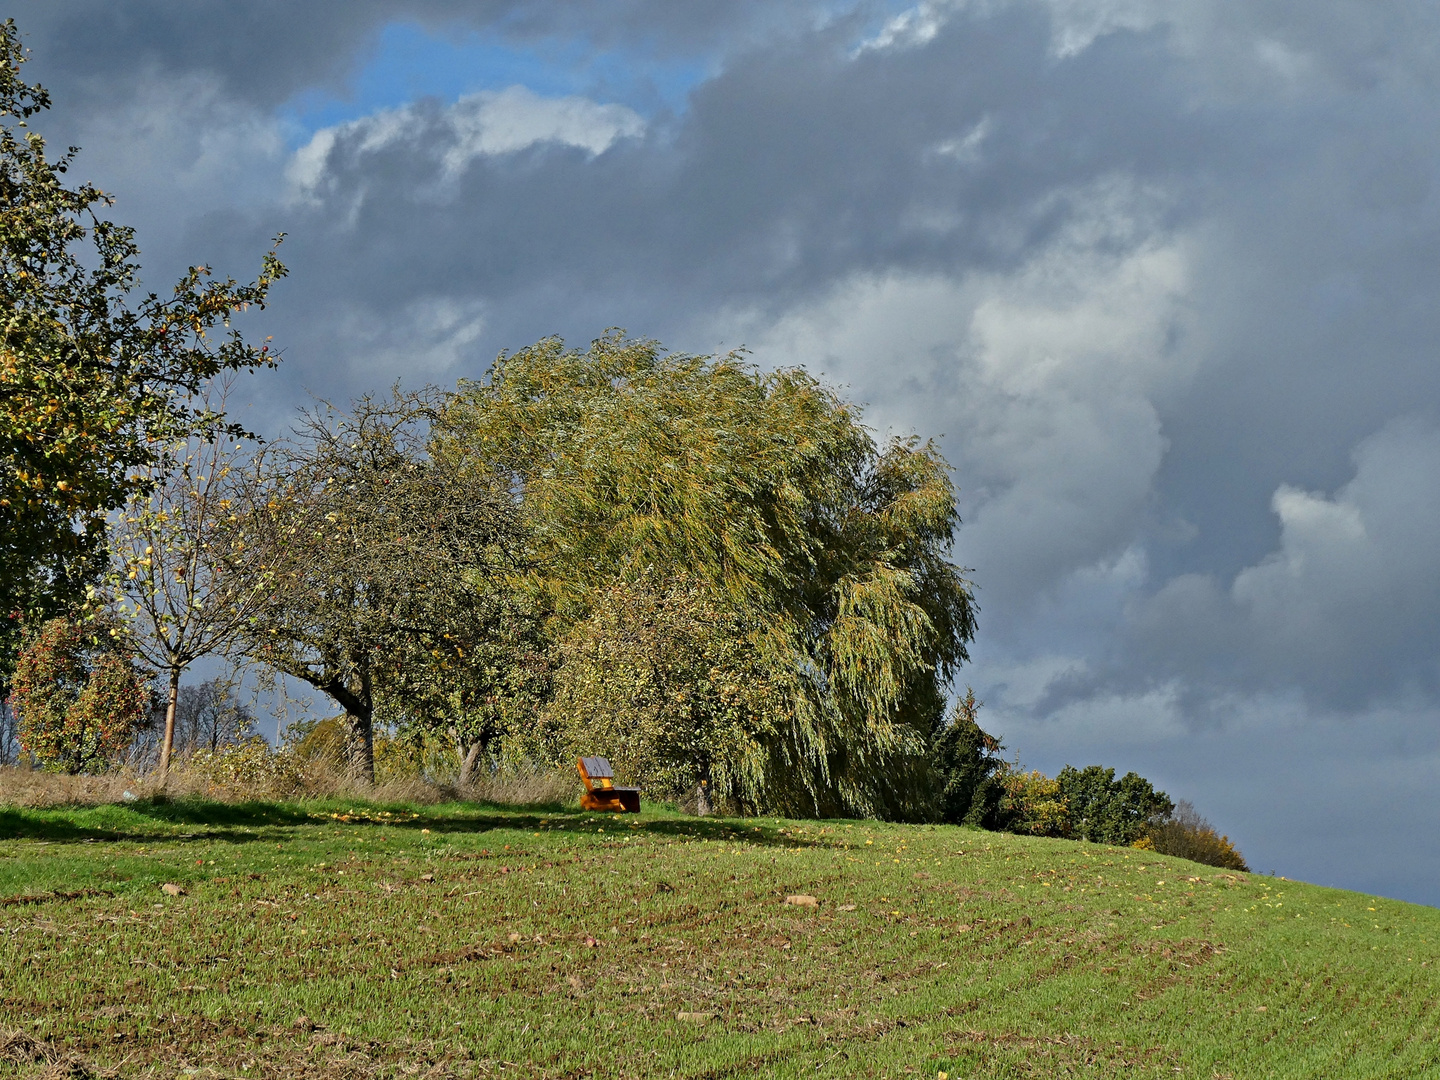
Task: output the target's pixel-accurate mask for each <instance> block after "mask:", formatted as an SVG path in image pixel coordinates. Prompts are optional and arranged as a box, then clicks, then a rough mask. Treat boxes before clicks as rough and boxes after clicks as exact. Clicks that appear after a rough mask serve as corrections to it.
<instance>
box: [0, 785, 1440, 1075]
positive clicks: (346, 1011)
mask: <svg viewBox="0 0 1440 1080" xmlns="http://www.w3.org/2000/svg"><path fill="white" fill-rule="evenodd" d="M0 837H3V839H0V1025H3V1026H4V1027H5V1028H7V1030H8V1032H9V1034H8V1038H7V1037H6V1036H5V1035H4V1033H0V1058H7V1057H8V1059H9V1063H8V1064H3V1065H0V1075H16V1074H19V1075H30V1074H37V1075H38V1074H39V1073H40V1072H41V1071H42V1070H43V1069H45V1068H49V1069H50V1070H51V1074H52V1075H56V1074H57V1073H56V1068H57V1066H56V1064H55V1063H56V1061H66V1060H68V1061H69V1063H70V1064H69V1066H68V1067H69V1068H70V1070H71V1071H70V1073H65V1074H64V1075H82V1074H83V1073H84V1071H85V1070H86V1069H89V1070H91V1071H92V1072H94V1071H101V1070H105V1069H112V1070H118V1071H119V1072H120V1073H121V1074H122V1075H126V1076H130V1075H141V1076H149V1075H154V1076H164V1077H174V1076H177V1075H178V1076H212V1075H222V1076H246V1077H257V1076H266V1077H294V1076H336V1077H340V1076H354V1077H371V1076H386V1077H388V1076H405V1075H427V1076H444V1077H450V1076H498V1075H502V1074H503V1075H513V1076H546V1077H582V1076H585V1077H589V1076H594V1077H597V1078H599V1080H609V1078H616V1077H630V1076H634V1077H669V1076H682V1077H721V1076H735V1077H748V1076H774V1077H799V1076H806V1077H813V1076H819V1077H845V1078H854V1077H860V1078H863V1080H878V1078H881V1077H897V1078H898V1077H903V1076H919V1077H931V1078H934V1077H936V1076H937V1074H938V1073H940V1072H942V1071H943V1072H946V1073H948V1075H949V1076H950V1077H952V1078H953V1077H972V1076H974V1077H1023V1076H1036V1077H1052V1076H1070V1075H1083V1076H1097V1077H1099V1076H1106V1077H1108V1076H1116V1075H1124V1076H1156V1077H1161V1076H1163V1077H1175V1076H1181V1077H1197V1078H1202V1080H1214V1078H1216V1077H1233V1078H1236V1080H1250V1078H1255V1077H1325V1078H1327V1080H1328V1078H1340V1077H1366V1078H1369V1077H1387V1076H1393V1077H1406V1078H1411V1077H1421V1076H1431V1075H1435V1076H1440V1045H1437V1043H1436V1040H1435V1036H1436V1032H1437V1016H1440V1013H1437V1008H1436V999H1437V983H1440V979H1437V969H1436V957H1437V943H1440V911H1437V910H1434V909H1431V908H1424V907H1417V906H1413V905H1407V904H1402V903H1396V902H1392V901H1386V900H1378V899H1375V898H1372V897H1366V896H1361V895H1358V894H1355V893H1347V892H1340V891H1336V890H1332V889H1322V888H1318V887H1315V886H1311V885H1304V884H1300V883H1297V882H1290V881H1285V880H1283V879H1279V878H1271V877H1263V876H1260V875H1254V874H1250V875H1246V874H1228V873H1223V872H1220V871H1216V870H1213V869H1211V868H1208V867H1201V866H1198V865H1195V864H1193V863H1186V862H1182V861H1180V860H1176V859H1168V858H1164V857H1161V856H1156V855H1153V854H1149V853H1145V852H1138V851H1131V850H1127V849H1119V848H1107V847H1099V846H1095V845H1087V844H1077V843H1068V842H1063V841H1050V840H1031V839H1025V838H1021V837H1014V836H1005V835H997V834H992V833H981V832H974V831H970V830H963V829H955V828H946V827H929V826H900V825H883V824H876V823H872V822H804V823H801V822H786V821H776V820H774V819H764V820H759V821H748V820H734V821H723V820H715V819H707V820H703V821H702V820H697V819H693V818H685V817H681V816H678V815H675V814H671V813H667V812H665V811H647V812H646V813H645V814H642V815H640V816H639V817H638V818H637V817H635V816H629V817H611V816H603V815H595V814H584V813H580V812H578V811H576V810H573V809H563V808H555V809H552V810H549V811H548V812H547V811H534V812H531V811H526V810H516V809H514V808H504V807H488V808H487V807H477V806H473V805H452V806H441V807H398V806H392V807H377V806H369V805H365V804H359V803H324V804H319V803H311V804H302V805H293V804H292V805H276V804H255V805H249V806H225V805H216V804H208V803H207V804H200V803H175V804H168V805H167V804H160V805H152V804H148V803H138V804H132V805H130V806H126V807H101V808H96V809H92V810H64V811H61V810H51V811H32V810H26V811H19V810H9V811H3V812H0ZM166 882H169V883H173V884H178V885H181V886H183V887H184V889H185V890H186V895H183V896H168V895H166V894H164V893H163V892H162V891H161V889H160V886H161V885H162V884H163V883H166ZM800 893H803V894H807V895H811V896H814V897H816V898H817V899H818V901H819V903H818V906H816V907H808V906H796V905H787V904H786V903H785V902H784V901H785V897H786V896H787V895H788V894H800ZM17 1033H18V1034H17ZM42 1055H48V1057H49V1059H50V1063H49V1064H48V1065H46V1064H45V1063H44V1062H42V1061H40V1060H39V1058H40V1057H41V1056H42ZM27 1059H32V1060H29V1061H28V1062H27Z"/></svg>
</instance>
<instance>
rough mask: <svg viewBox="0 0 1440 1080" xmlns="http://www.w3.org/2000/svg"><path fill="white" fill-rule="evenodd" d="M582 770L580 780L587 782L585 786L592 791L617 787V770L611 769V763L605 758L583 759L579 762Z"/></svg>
mask: <svg viewBox="0 0 1440 1080" xmlns="http://www.w3.org/2000/svg"><path fill="white" fill-rule="evenodd" d="M577 764H578V766H579V769H580V779H581V780H583V781H585V786H586V787H588V788H590V789H591V790H592V791H593V790H595V789H596V788H601V789H604V788H612V787H614V786H615V770H614V769H612V768H611V767H610V762H609V761H607V760H606V759H605V758H603V757H582V758H581V759H580V760H579V762H577Z"/></svg>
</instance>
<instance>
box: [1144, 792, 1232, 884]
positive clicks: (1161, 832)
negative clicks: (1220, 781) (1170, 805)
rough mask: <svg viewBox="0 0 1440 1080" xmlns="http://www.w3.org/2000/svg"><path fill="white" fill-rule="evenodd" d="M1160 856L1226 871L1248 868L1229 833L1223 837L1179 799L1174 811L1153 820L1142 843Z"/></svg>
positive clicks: (1191, 807) (1190, 806) (1192, 808)
mask: <svg viewBox="0 0 1440 1080" xmlns="http://www.w3.org/2000/svg"><path fill="white" fill-rule="evenodd" d="M1143 841H1149V845H1148V846H1149V847H1150V848H1151V849H1153V850H1154V851H1157V852H1159V853H1160V854H1161V855H1175V856H1178V857H1179V858H1182V859H1189V860H1190V861H1191V862H1198V863H1204V864H1205V865H1206V866H1219V867H1222V868H1224V869H1226V870H1249V869H1250V867H1248V866H1247V865H1245V858H1244V856H1242V855H1241V854H1240V852H1239V851H1237V850H1236V848H1235V845H1234V844H1232V843H1231V842H1230V838H1229V837H1228V836H1220V835H1219V834H1217V833H1216V832H1215V828H1214V826H1212V825H1211V824H1210V822H1208V821H1206V820H1205V819H1204V818H1203V817H1201V816H1200V814H1199V813H1198V812H1197V811H1196V809H1195V807H1193V806H1192V805H1190V803H1188V802H1183V801H1182V802H1179V803H1177V804H1176V805H1175V809H1174V811H1173V813H1170V814H1168V815H1166V816H1165V817H1163V818H1161V819H1160V820H1158V821H1155V822H1153V823H1151V824H1150V825H1149V826H1148V828H1147V829H1146V830H1145V834H1144V836H1142V837H1141V841H1137V846H1138V844H1139V843H1140V842H1143Z"/></svg>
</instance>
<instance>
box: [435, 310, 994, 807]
mask: <svg viewBox="0 0 1440 1080" xmlns="http://www.w3.org/2000/svg"><path fill="white" fill-rule="evenodd" d="M436 443H437V447H438V448H439V452H441V453H443V454H446V455H449V456H452V457H456V458H458V459H460V460H463V461H465V462H467V463H468V465H469V467H471V468H474V469H476V470H479V471H481V472H483V473H490V472H493V471H494V470H497V469H498V470H499V471H500V473H501V474H502V475H504V476H505V477H506V482H507V484H508V486H509V487H510V489H511V490H512V491H514V492H515V493H516V495H517V497H518V499H519V503H520V508H521V513H522V516H523V521H524V523H525V525H526V528H527V531H528V535H529V541H530V543H531V545H532V548H533V566H534V570H533V571H532V572H531V575H530V581H531V586H532V588H533V589H534V591H535V592H536V593H537V594H538V595H540V596H542V597H543V598H544V601H545V606H546V607H547V608H548V609H549V610H552V611H553V612H554V616H553V618H554V626H555V628H554V630H553V632H554V634H555V636H556V637H557V638H563V637H567V636H570V635H573V634H574V633H576V632H582V633H583V631H577V630H576V629H575V628H579V627H582V626H583V624H585V622H586V621H587V620H589V619H592V618H598V619H600V620H602V621H606V620H608V623H609V625H610V626H611V627H612V628H616V627H619V626H620V625H621V624H622V623H623V622H624V620H625V618H627V617H629V616H626V615H624V613H617V612H616V611H615V610H614V605H613V603H612V604H611V605H610V606H609V607H608V608H607V607H606V605H605V604H603V603H602V602H601V598H602V597H604V596H606V595H607V590H613V589H615V588H616V587H617V584H626V583H628V584H630V585H634V584H636V583H639V582H641V581H642V580H646V581H649V582H651V583H652V585H654V586H657V587H658V588H659V589H660V590H661V591H662V592H663V593H666V594H668V595H671V596H689V595H693V594H695V593H696V591H697V590H698V591H699V592H700V593H703V595H704V597H705V599H704V601H703V603H704V604H705V605H709V606H710V607H712V608H714V609H715V610H717V611H723V612H724V616H723V617H724V618H725V619H726V620H728V621H729V623H730V625H732V626H733V627H734V628H735V633H736V634H737V635H739V638H740V640H742V641H743V642H744V644H745V648H746V649H747V650H748V651H749V653H751V654H752V656H751V658H750V659H748V660H747V661H746V663H747V664H753V665H754V666H755V667H756V668H757V669H758V670H760V671H762V672H763V673H764V680H765V685H766V686H767V692H768V694H769V699H768V701H767V703H766V707H765V720H764V722H763V723H754V724H750V725H748V726H747V725H745V724H742V725H740V726H739V727H738V728H735V727H730V728H727V730H729V731H731V732H732V737H730V738H729V739H728V740H727V744H726V745H724V746H723V747H716V748H715V750H716V751H717V752H718V753H719V755H720V756H722V757H723V758H724V760H725V762H726V763H727V764H726V768H725V769H723V770H721V772H720V773H719V774H718V775H717V780H718V781H719V782H718V783H717V787H716V791H717V794H719V795H721V796H730V797H733V798H736V799H737V800H739V801H740V802H741V803H742V804H745V805H748V806H751V807H757V808H758V807H765V808H775V809H786V810H791V811H795V812H804V813H816V812H824V813H832V812H833V813H839V812H850V813H882V814H885V815H886V816H922V815H923V814H926V813H928V812H929V810H928V807H924V806H921V805H920V803H921V802H922V801H924V799H928V798H929V795H928V793H926V792H925V787H926V784H925V781H924V776H923V775H922V774H924V773H925V772H926V771H927V770H928V764H927V759H926V757H925V754H926V751H927V748H928V740H929V738H930V737H931V735H932V734H933V733H934V731H935V730H936V728H937V727H938V726H939V725H940V723H941V720H942V715H943V708H944V702H945V697H946V690H947V687H948V682H949V679H950V678H951V676H952V675H953V673H954V672H955V670H956V669H957V667H958V665H959V664H960V663H962V662H963V661H964V660H966V659H967V654H966V645H967V643H968V642H969V641H970V640H971V639H972V637H973V635H974V630H975V604H974V600H973V598H972V595H971V591H970V587H969V583H968V582H967V580H966V579H965V577H964V574H963V572H962V570H961V569H960V568H959V567H958V566H956V565H955V564H954V563H953V562H952V561H950V558H949V549H950V544H951V536H952V533H953V530H954V528H955V526H956V524H957V523H958V518H957V515H956V509H955V497H954V490H953V488H952V485H951V482H950V478H949V471H948V468H947V466H946V464H945V462H944V460H943V459H942V458H941V456H940V454H939V452H938V450H937V449H936V448H935V446H934V445H933V444H932V443H921V442H920V441H919V440H918V439H913V438H911V439H891V440H889V441H888V442H887V443H885V444H884V445H883V446H881V445H877V443H876V441H875V439H874V437H873V436H872V434H871V433H870V432H869V431H868V430H867V429H866V428H865V427H864V426H863V425H862V423H861V420H860V415H859V412H858V410H857V409H856V408H855V407H854V406H852V405H849V404H847V403H845V402H843V401H841V400H840V399H839V398H838V397H837V396H836V395H835V394H834V393H833V392H832V391H830V390H829V389H827V388H825V387H824V386H822V385H821V384H820V383H818V382H817V381H816V380H815V379H813V378H812V377H810V376H809V375H808V374H806V373H805V372H803V371H800V370H794V369H784V370H779V371H773V372H767V371H762V370H761V369H759V368H757V367H755V366H754V365H752V364H750V363H748V362H747V361H746V360H745V358H744V357H743V356H742V355H739V354H730V355H726V356H720V357H709V356H689V355H680V354H667V353H666V352H665V351H664V350H663V349H662V348H661V347H660V346H659V345H658V344H657V343H656V342H653V341H644V340H631V339H628V338H626V337H624V336H623V334H620V333H618V332H612V333H610V334H608V335H606V336H604V337H602V338H600V339H598V340H597V341H595V342H594V343H593V344H592V345H591V347H590V348H589V349H588V350H585V351H578V350H570V349H566V348H565V346H564V344H563V343H562V342H561V341H559V340H558V339H546V340H544V341H541V342H539V343H537V344H536V345H534V346H532V347H530V348H527V349H524V350H521V351H520V352H518V353H515V354H513V355H506V356H502V357H501V358H500V359H499V360H498V361H497V362H496V364H495V365H494V367H493V369H492V371H491V373H490V378H489V379H488V380H487V381H485V382H480V383H466V384H462V386H461V388H460V391H459V394H458V396H457V397H456V399H455V400H454V402H453V403H451V404H450V406H449V407H448V408H447V409H446V410H445V412H444V414H443V416H442V417H441V418H440V421H439V423H438V424H437V429H436ZM608 595H611V596H612V598H613V595H614V594H613V592H612V593H609V594H608ZM671 609H672V610H673V604H672V605H671ZM632 614H633V616H634V617H635V618H640V619H643V614H642V613H641V612H640V609H639V608H636V609H635V611H634V612H633V613H632ZM582 651H583V650H582ZM567 749H568V748H567ZM594 749H595V750H596V751H599V750H601V749H603V748H601V747H595V748H594ZM726 787H728V790H725V788H726Z"/></svg>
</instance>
